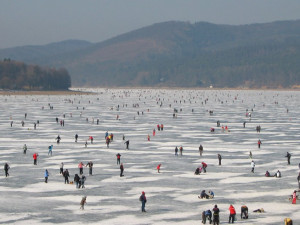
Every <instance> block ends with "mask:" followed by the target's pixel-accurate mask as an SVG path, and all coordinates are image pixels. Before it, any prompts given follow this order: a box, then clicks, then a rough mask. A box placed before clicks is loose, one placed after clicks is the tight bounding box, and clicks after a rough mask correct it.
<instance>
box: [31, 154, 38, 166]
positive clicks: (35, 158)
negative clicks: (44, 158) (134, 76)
mask: <svg viewBox="0 0 300 225" xmlns="http://www.w3.org/2000/svg"><path fill="white" fill-rule="evenodd" d="M38 156H39V154H38V153H34V154H33V156H32V157H33V165H37V158H38Z"/></svg>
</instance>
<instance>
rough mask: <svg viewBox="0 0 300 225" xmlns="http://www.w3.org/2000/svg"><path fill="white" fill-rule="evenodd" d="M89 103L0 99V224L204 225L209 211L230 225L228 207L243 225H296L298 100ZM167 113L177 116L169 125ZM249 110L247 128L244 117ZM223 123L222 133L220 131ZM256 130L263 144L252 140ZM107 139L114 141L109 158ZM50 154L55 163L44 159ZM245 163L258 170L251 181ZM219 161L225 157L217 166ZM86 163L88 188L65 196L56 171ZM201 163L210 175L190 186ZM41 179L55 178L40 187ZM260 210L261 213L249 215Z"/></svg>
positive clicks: (203, 96) (220, 97)
mask: <svg viewBox="0 0 300 225" xmlns="http://www.w3.org/2000/svg"><path fill="white" fill-rule="evenodd" d="M88 91H92V92H94V93H95V94H94V95H84V94H76V95H64V96H63V95H61V96H59V95H58V96H57V95H23V96H22V95H2V96H0V102H1V104H0V143H1V144H0V163H1V164H2V165H4V163H6V162H8V163H9V165H10V167H11V168H10V170H9V173H10V176H9V177H8V178H5V176H4V171H3V170H2V175H1V176H0V192H1V204H0V218H1V219H0V224H32V225H35V224H54V223H58V224H70V225H73V224H120V223H122V224H201V213H202V211H204V210H207V209H212V208H213V206H214V205H215V204H217V205H218V207H219V208H220V211H221V213H220V219H221V224H225V223H226V224H227V223H228V216H229V210H228V207H229V205H230V204H233V205H234V206H235V208H236V210H237V213H238V214H237V218H238V219H237V223H238V224H268V225H276V224H278V225H279V224H284V218H286V217H290V218H292V219H293V220H294V224H300V213H299V210H300V204H299V202H298V204H296V205H292V204H291V202H290V201H289V200H288V198H289V196H290V195H291V194H292V192H293V191H294V190H296V189H298V184H297V179H296V178H297V175H298V173H299V168H298V164H299V163H300V153H299V149H300V146H299V138H300V101H299V99H300V98H299V97H300V92H297V91H262V90H257V91H248V90H245V91H235V90H181V89H180V90H164V89H132V90H131V89H88ZM50 106H53V109H50ZM118 106H119V107H118ZM174 109H177V110H178V113H177V114H176V118H173V113H174ZM247 109H248V112H250V113H251V119H250V118H249V117H246V110H247ZM287 109H288V112H287ZM210 110H212V111H213V114H212V115H210V114H209V111H210ZM25 113H27V118H26V119H25ZM117 116H119V119H117ZM56 117H57V118H58V119H59V122H58V123H56V120H55V119H56ZM97 119H99V124H97ZM22 120H23V121H24V122H25V125H24V127H22V125H21V121H22ZM60 120H64V122H65V125H64V126H61V125H60ZM218 120H219V121H220V123H221V126H228V129H229V132H227V131H222V129H221V127H217V125H216V123H217V121H218ZM11 121H13V124H12V127H11ZM37 121H39V124H37V128H36V129H34V123H36V122H37ZM244 121H246V127H245V128H244V127H243V122H244ZM157 124H164V130H163V131H158V130H157V127H156V126H157ZM258 125H260V126H261V132H260V133H257V132H256V126H258ZM211 127H214V128H215V132H214V133H211V132H210V128H211ZM153 129H156V135H155V136H153V135H152V131H153ZM106 131H108V133H109V134H110V133H113V134H114V140H113V142H112V143H111V144H110V146H109V148H107V147H106V144H105V139H104V136H105V132H106ZM76 133H77V134H78V135H79V139H78V142H77V143H75V139H74V136H75V134H76ZM148 134H149V135H150V141H147V136H148ZM57 135H60V137H61V143H60V144H57V143H56V140H55V138H56V137H57ZM123 135H125V140H130V145H129V150H125V144H124V141H123V140H122V136H123ZM90 136H93V137H94V142H93V144H91V143H90V141H89V140H88V138H89V137H90ZM258 139H261V141H262V145H261V148H260V149H258V147H257V141H258ZM86 141H87V142H88V145H87V147H85V142H86ZM24 144H26V145H27V146H28V151H27V154H26V155H24V154H23V145H24ZM51 144H52V145H53V155H52V156H48V146H49V145H51ZM200 144H202V145H203V147H204V152H203V156H202V157H200V155H199V151H198V147H199V145H200ZM176 146H178V147H179V146H183V156H180V155H179V156H175V155H174V149H175V147H176ZM250 151H251V152H252V154H253V160H254V161H255V163H256V167H255V172H254V173H251V166H250V163H251V159H250V158H249V152H250ZM287 151H288V152H290V153H291V154H292V158H291V165H287V159H286V158H285V155H286V152H287ZM35 152H36V153H38V154H39V157H38V165H37V166H34V165H33V158H32V155H33V153H35ZM117 153H120V154H121V155H122V156H121V162H122V163H123V164H124V168H125V170H124V175H125V176H124V177H120V175H119V174H120V169H119V165H117V159H116V154H117ZM217 154H221V155H222V158H223V159H222V165H221V166H219V165H218V159H217ZM88 161H93V163H94V168H93V176H88V168H87V167H84V169H83V170H84V174H85V175H86V176H87V180H86V182H85V187H86V188H84V189H76V187H75V185H74V184H64V178H63V177H62V176H61V175H60V174H59V165H60V163H61V162H64V164H65V166H64V169H68V170H69V172H70V180H73V178H74V174H76V173H77V174H78V173H79V170H78V168H77V166H78V164H79V162H83V163H84V164H86V163H87V162H88ZM203 161H204V162H206V163H207V164H208V168H207V173H201V175H200V176H197V175H194V171H195V169H196V168H197V167H198V166H199V165H201V163H202V162H203ZM158 164H162V166H161V173H157V170H156V166H157V165H158ZM45 169H48V171H49V173H50V177H49V180H48V183H47V184H46V183H44V171H45ZM266 170H268V171H269V172H270V173H271V175H273V174H274V173H275V172H276V171H277V170H280V171H281V172H282V178H280V179H278V178H275V177H269V178H266V177H265V176H264V174H265V172H266ZM202 190H207V192H208V190H213V191H214V193H215V198H214V199H211V200H207V199H205V200H202V199H199V198H198V195H199V194H200V192H201V191H202ZM142 191H145V192H146V196H147V204H146V210H147V213H142V212H141V203H140V202H139V196H140V194H141V192H142ZM82 196H87V204H86V205H85V210H80V209H79V208H80V205H79V203H80V201H81V198H82ZM244 204H245V205H247V206H248V208H249V219H248V220H241V219H240V207H241V206H242V205H244ZM260 208H264V210H265V213H254V212H253V210H255V209H260Z"/></svg>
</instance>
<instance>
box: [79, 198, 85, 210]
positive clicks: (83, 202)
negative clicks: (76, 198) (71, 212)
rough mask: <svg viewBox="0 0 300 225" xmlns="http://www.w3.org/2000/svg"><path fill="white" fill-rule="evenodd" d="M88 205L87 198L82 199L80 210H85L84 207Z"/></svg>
mask: <svg viewBox="0 0 300 225" xmlns="http://www.w3.org/2000/svg"><path fill="white" fill-rule="evenodd" d="M85 204H86V196H84V197H82V199H81V202H80V209H82V210H84V205H85Z"/></svg>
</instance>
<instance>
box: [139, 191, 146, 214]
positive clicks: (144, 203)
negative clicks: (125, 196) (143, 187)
mask: <svg viewBox="0 0 300 225" xmlns="http://www.w3.org/2000/svg"><path fill="white" fill-rule="evenodd" d="M140 201H141V202H142V212H146V210H145V206H146V202H147V198H146V195H145V192H144V191H143V192H142V195H141V196H140Z"/></svg>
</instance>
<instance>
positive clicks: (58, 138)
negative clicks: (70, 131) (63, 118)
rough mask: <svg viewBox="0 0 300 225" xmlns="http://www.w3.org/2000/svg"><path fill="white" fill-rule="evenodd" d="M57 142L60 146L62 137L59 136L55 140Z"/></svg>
mask: <svg viewBox="0 0 300 225" xmlns="http://www.w3.org/2000/svg"><path fill="white" fill-rule="evenodd" d="M55 140H56V143H57V144H59V143H60V140H61V138H60V136H59V135H58V136H57V137H56V138H55Z"/></svg>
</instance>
